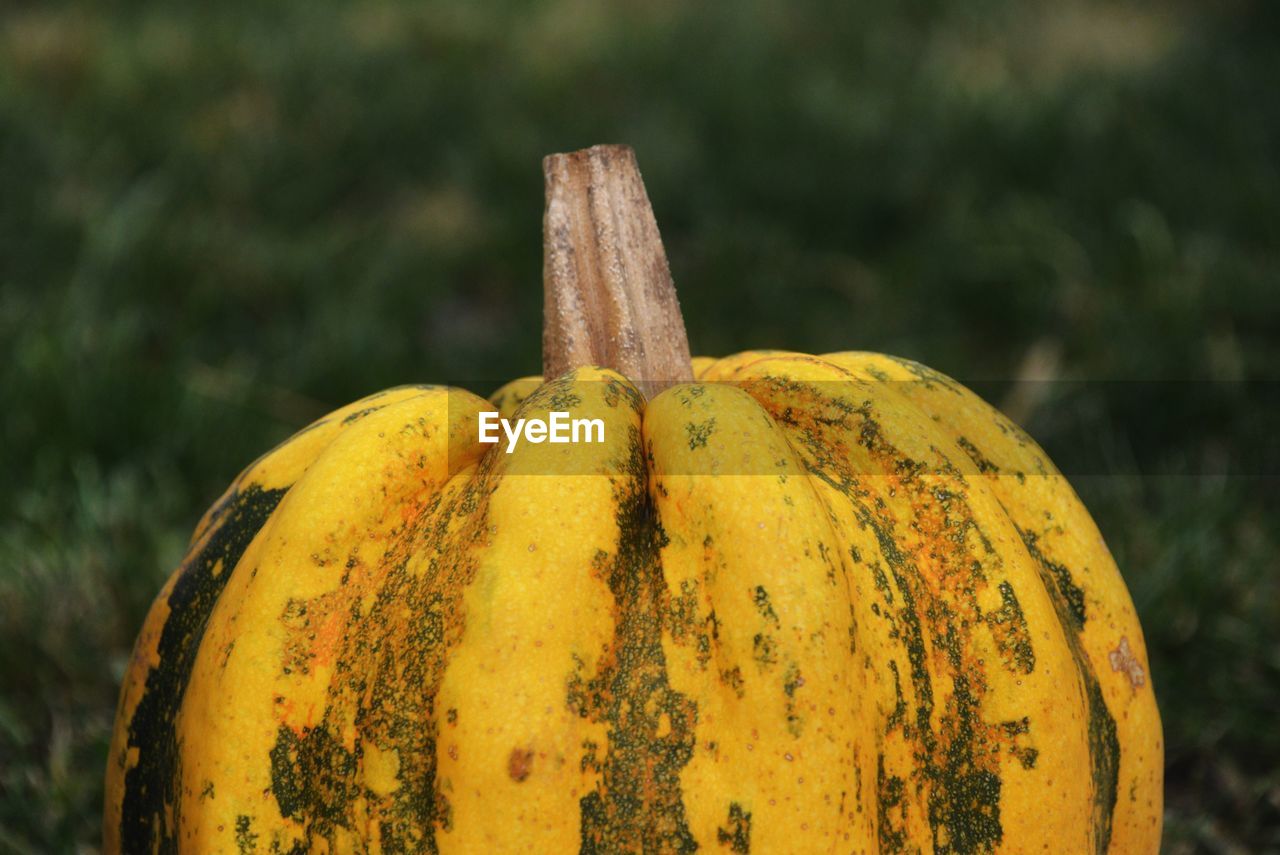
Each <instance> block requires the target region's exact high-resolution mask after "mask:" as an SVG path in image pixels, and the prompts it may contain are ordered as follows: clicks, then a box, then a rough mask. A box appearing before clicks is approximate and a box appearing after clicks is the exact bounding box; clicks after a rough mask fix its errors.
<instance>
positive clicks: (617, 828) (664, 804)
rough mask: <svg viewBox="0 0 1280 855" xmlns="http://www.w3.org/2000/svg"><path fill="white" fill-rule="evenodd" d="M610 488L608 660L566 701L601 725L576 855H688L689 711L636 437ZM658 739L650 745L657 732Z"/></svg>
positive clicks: (662, 540)
mask: <svg viewBox="0 0 1280 855" xmlns="http://www.w3.org/2000/svg"><path fill="white" fill-rule="evenodd" d="M628 450H629V454H628V459H627V460H626V461H625V462H623V464H622V466H621V467H620V468H621V469H622V471H623V472H624V473H625V474H624V476H623V477H622V478H618V479H614V500H615V503H616V505H615V511H614V516H615V520H616V523H617V526H618V533H619V537H618V547H617V552H616V553H615V555H614V556H613V559H612V561H610V562H609V563H608V565H607V566H606V567H604V568H602V570H603V576H604V578H605V581H606V582H607V583H608V586H609V590H610V591H611V592H612V594H613V598H614V603H615V609H616V616H615V622H614V625H615V631H614V636H613V638H612V639H611V640H610V641H609V643H608V649H609V653H608V655H607V658H606V659H605V660H603V661H602V662H601V665H600V667H599V669H598V670H597V672H596V674H595V676H594V677H592V678H591V679H590V680H589V681H587V682H586V684H585V685H582V686H578V687H574V688H571V698H574V699H576V700H575V703H577V704H580V705H581V709H582V712H583V713H585V714H586V716H587V717H588V718H590V719H592V720H594V721H602V722H606V723H607V724H608V726H609V730H608V748H607V750H606V752H605V755H604V758H603V759H602V760H601V761H599V762H600V772H601V785H600V786H599V787H598V788H597V789H596V790H594V791H593V792H590V793H588V794H587V795H586V796H584V797H583V798H582V800H581V803H580V810H581V818H580V828H581V836H582V842H581V848H580V851H581V852H583V853H608V852H640V851H644V852H693V851H694V850H696V849H697V848H698V844H697V842H696V841H695V840H694V837H693V835H692V833H691V832H690V830H689V825H688V821H687V818H686V816H685V806H684V802H683V793H682V788H681V784H680V770H681V769H682V768H683V767H684V765H685V764H686V763H688V762H689V759H690V758H691V757H692V756H693V750H694V725H695V723H696V721H697V716H698V709H697V706H696V705H695V704H694V703H693V701H691V700H690V699H689V698H688V697H686V696H685V695H683V694H681V693H679V692H677V691H676V690H675V689H673V688H672V687H671V683H670V678H669V676H668V674H667V660H666V655H665V653H664V652H663V649H662V635H663V628H664V625H665V624H666V623H667V622H668V620H669V618H667V616H666V615H665V612H666V609H665V608H664V604H665V603H666V602H667V600H668V599H669V592H668V591H667V590H666V582H665V575H664V573H663V571H662V564H661V560H660V553H661V550H662V548H663V547H664V546H665V545H666V542H667V539H666V535H665V533H664V531H663V529H662V525H661V522H660V521H659V519H658V516H657V511H656V508H655V507H654V503H653V500H652V497H651V496H650V495H649V490H648V478H649V474H648V468H647V466H646V465H645V458H644V455H643V452H642V445H641V439H640V433H639V431H638V430H635V429H634V428H633V429H632V435H631V437H630V440H629V443H628ZM664 720H665V721H666V722H668V728H669V729H668V732H667V733H666V734H665V735H659V732H660V730H661V729H662V722H663V721H664Z"/></svg>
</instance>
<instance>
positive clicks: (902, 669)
mask: <svg viewBox="0 0 1280 855" xmlns="http://www.w3.org/2000/svg"><path fill="white" fill-rule="evenodd" d="M694 369H695V374H696V376H698V378H699V382H696V383H694V384H685V385H681V386H676V387H674V388H672V389H669V390H667V391H666V392H664V393H662V394H661V395H659V396H657V397H656V398H654V399H653V400H652V401H650V402H648V403H647V404H645V403H644V402H642V401H641V399H640V396H639V394H638V393H637V392H636V391H635V390H634V388H633V387H632V386H631V385H630V384H629V383H628V382H627V381H626V380H625V379H624V378H622V377H620V376H618V375H617V374H614V373H613V372H609V371H606V370H601V369H590V368H588V369H580V370H579V371H577V372H574V374H573V375H571V376H570V377H567V378H562V379H561V380H559V381H556V382H554V383H550V384H545V385H544V384H542V383H541V381H540V380H539V379H538V378H526V379H524V380H518V381H514V382H513V383H511V384H508V386H506V387H504V388H503V389H501V390H499V391H498V392H497V393H495V394H494V396H493V398H492V399H491V400H492V403H488V402H485V401H484V400H482V399H480V398H477V397H475V396H473V395H470V394H469V393H466V392H463V391H459V390H445V389H429V388H425V387H406V388H402V389H394V390H389V391H388V392H385V393H380V395H377V396H372V397H370V398H368V399H365V400H363V401H360V402H357V403H355V404H352V405H351V406H349V407H347V408H344V409H343V410H340V411H338V412H337V413H334V414H332V415H330V416H329V417H326V418H325V419H323V420H321V422H319V423H317V425H314V426H312V427H311V428H309V429H308V430H306V431H303V432H302V433H300V434H298V435H297V436H296V437H294V438H293V439H291V440H289V441H288V442H286V443H285V444H283V445H282V446H281V447H279V448H277V449H276V450H275V451H273V452H271V453H269V454H268V455H266V456H265V457H264V458H262V459H261V460H259V461H258V462H257V463H255V464H254V465H253V466H251V467H250V468H249V469H247V470H246V471H245V473H243V474H242V475H241V476H240V478H238V479H237V481H236V483H235V484H233V485H232V488H231V490H229V491H228V494H227V496H226V497H224V500H222V501H220V503H219V504H218V505H215V508H214V510H211V512H210V514H208V515H206V517H205V519H204V520H202V521H201V523H200V525H199V527H198V528H197V531H196V535H195V537H194V538H193V541H192V546H191V550H190V552H189V554H188V557H187V559H186V560H185V561H184V565H183V567H180V568H179V570H178V572H177V573H175V575H174V577H173V578H172V579H171V580H170V582H169V584H168V585H167V586H166V588H165V590H164V591H162V592H161V595H160V597H159V598H158V599H157V601H156V604H155V605H154V606H153V608H152V612H151V614H150V615H149V616H148V618H147V621H146V624H145V625H144V627H143V630H142V633H141V634H140V636H139V639H138V642H137V646H136V649H135V653H134V658H133V662H132V664H131V666H130V669H129V671H128V673H127V674H126V677H125V682H124V686H123V687H122V691H121V700H120V708H119V713H118V718H117V725H116V731H115V735H114V739H113V744H112V749H111V755H110V762H109V766H108V771H107V803H106V815H105V820H104V842H105V849H106V851H108V852H118V851H134V850H135V849H140V850H141V851H148V850H149V851H162V852H163V851H183V852H242V851H259V850H261V851H272V847H276V848H277V849H278V851H281V852H289V851H290V850H291V848H293V847H298V848H297V851H313V852H326V851H334V852H340V851H341V852H347V851H352V852H363V851H369V852H381V851H393V850H397V849H399V850H407V851H440V852H464V853H465V852H508V851H536V852H562V851H574V850H578V849H584V850H588V851H604V852H610V851H681V850H683V851H690V850H691V849H692V848H693V847H694V846H697V847H698V848H701V849H709V850H719V849H722V848H723V849H724V850H725V851H755V852H876V851H884V852H890V851H924V852H935V851H940V852H986V851H992V852H1035V851H1050V852H1097V851H1110V852H1123V853H1128V852H1138V853H1141V852H1154V851H1156V849H1157V848H1158V843H1159V838H1160V815H1161V788H1162V780H1161V771H1162V766H1163V751H1162V745H1161V731H1160V722H1159V717H1158V713H1157V711H1156V707H1155V700H1154V695H1153V692H1152V687H1151V682H1150V679H1149V673H1148V669H1147V660H1146V650H1145V646H1144V643H1143V639H1142V632H1141V629H1140V627H1139V626H1138V623H1137V619H1136V617H1135V615H1134V611H1133V607H1132V604H1131V602H1130V599H1129V596H1128V593H1127V591H1126V589H1125V587H1124V584H1123V582H1122V580H1121V577H1120V575H1119V572H1118V570H1117V569H1116V567H1115V564H1114V562H1113V561H1112V559H1111V557H1110V555H1109V553H1108V552H1107V549H1106V547H1105V545H1104V544H1103V543H1102V540H1101V537H1100V536H1099V534H1098V532H1097V529H1096V527H1095V526H1094V524H1093V522H1092V520H1091V519H1090V518H1089V516H1088V514H1087V512H1086V511H1085V510H1084V508H1083V506H1082V505H1081V504H1080V502H1079V500H1078V499H1077V498H1076V496H1075V494H1074V492H1073V491H1072V490H1071V488H1070V486H1069V485H1068V484H1067V482H1066V480H1065V479H1064V478H1063V477H1062V476H1061V475H1059V474H1057V473H1056V471H1055V470H1053V468H1052V466H1051V464H1049V463H1048V461H1047V460H1046V459H1045V458H1044V456H1043V453H1042V452H1041V451H1040V450H1039V449H1038V448H1037V447H1036V446H1035V445H1034V443H1032V442H1031V441H1030V440H1029V439H1027V438H1026V437H1025V435H1024V434H1022V432H1021V431H1019V430H1018V429H1017V428H1016V427H1014V426H1013V425H1011V424H1010V423H1009V422H1008V421H1007V420H1006V419H1004V418H1003V417H1002V416H1000V415H999V414H998V413H996V412H995V411H994V410H993V409H991V408H990V407H989V406H988V405H986V404H985V403H983V402H982V401H980V400H979V399H978V398H977V397H976V396H974V395H973V394H972V393H970V392H968V391H967V390H965V389H963V388H962V387H960V386H959V385H958V384H955V383H954V381H950V380H948V379H947V378H945V377H942V376H941V375H937V374H935V373H933V372H930V371H929V370H928V369H924V368H923V367H921V366H918V365H915V364H914V363H909V362H905V361H900V360H895V359H893V358H890V357H885V356H880V355H875V354H836V355H832V356H828V357H822V358H816V357H810V356H804V355H799V354H780V353H766V352H753V353H744V354H739V355H737V356H733V357H728V358H726V359H722V360H711V359H705V358H699V359H696V360H695V361H694ZM491 408H493V409H498V410H499V411H501V412H502V414H503V415H504V416H505V417H508V418H510V417H513V416H515V415H516V414H517V412H518V413H519V416H521V417H526V418H527V417H535V416H545V414H546V413H547V412H549V411H551V410H567V411H569V412H571V414H572V415H573V416H574V417H588V418H601V419H603V420H604V421H605V424H606V427H605V439H606V441H605V442H604V443H603V444H579V445H552V444H541V445H536V444H531V443H528V442H524V443H521V444H520V445H519V446H518V447H517V448H516V450H515V452H514V453H512V454H505V453H504V451H505V445H498V446H481V445H479V444H477V443H476V418H477V413H478V412H479V411H481V410H483V409H491ZM237 527H239V528H237ZM237 531H239V532H240V534H238V535H237V534H236V532H237ZM232 560H233V561H234V564H233V566H225V565H226V564H227V563H228V562H230V561H232ZM1122 640H1123V646H1122ZM1121 652H1123V655H1120V654H1121Z"/></svg>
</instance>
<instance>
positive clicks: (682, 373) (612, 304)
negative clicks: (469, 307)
mask: <svg viewBox="0 0 1280 855" xmlns="http://www.w3.org/2000/svg"><path fill="white" fill-rule="evenodd" d="M542 172H543V175H544V176H545V178H546V192H547V208H546V212H545V213H544V215H543V220H542V240H543V262H542V284H543V289H544V303H543V326H542V373H543V376H544V377H546V378H547V379H548V380H551V379H553V378H555V377H559V376H561V375H563V374H565V373H567V372H569V371H571V370H573V369H574V368H577V367H579V366H582V365H599V366H602V367H605V368H611V369H613V370H615V371H617V372H618V373H620V374H622V375H623V376H624V377H626V378H627V379H629V380H630V381H631V382H632V383H634V384H635V385H636V387H637V388H639V389H640V391H641V392H642V393H643V394H644V396H645V397H646V398H652V397H653V396H654V395H656V394H658V393H659V392H661V391H662V390H663V389H665V388H667V387H668V386H672V385H674V384H676V383H685V382H689V381H691V380H693V369H692V367H691V366H690V362H689V340H688V338H687V336H686V335H685V330H684V319H683V318H682V317H681V315H680V304H679V302H678V301H677V300H676V289H675V285H674V284H673V283H672V281H671V270H670V268H669V267H668V266H667V254H666V251H665V250H663V248H662V238H661V236H660V235H659V234H658V223H657V221H656V220H655V219H654V217H653V209H652V208H651V207H650V206H649V196H648V194H647V193H645V189H644V182H643V181H642V180H641V178H640V168H639V167H638V166H637V165H636V156H635V152H633V151H632V150H631V148H630V147H629V146H624V145H597V146H592V147H591V148H588V149H583V150H582V151H575V152H572V153H569V154H553V155H549V156H547V157H546V158H544V159H543V161H542Z"/></svg>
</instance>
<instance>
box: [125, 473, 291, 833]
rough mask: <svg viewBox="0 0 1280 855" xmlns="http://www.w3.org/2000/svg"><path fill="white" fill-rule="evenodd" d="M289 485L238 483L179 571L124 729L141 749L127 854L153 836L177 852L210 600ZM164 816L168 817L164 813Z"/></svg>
mask: <svg viewBox="0 0 1280 855" xmlns="http://www.w3.org/2000/svg"><path fill="white" fill-rule="evenodd" d="M287 491H288V488H279V489H274V490H263V489H262V488H261V487H259V486H258V485H256V484H249V485H246V486H244V487H241V488H238V489H237V490H236V492H235V493H234V494H232V496H231V497H229V498H228V499H226V500H224V503H223V505H222V507H223V510H222V511H221V512H220V513H218V514H215V520H216V521H215V522H214V523H213V527H211V528H210V530H209V531H208V532H207V534H206V539H205V541H204V544H203V546H202V547H201V548H200V549H199V551H198V552H197V553H196V554H195V555H193V556H191V557H190V558H188V560H187V561H186V562H185V563H184V565H183V567H182V569H181V570H179V571H178V573H179V576H178V578H177V579H176V581H175V584H174V587H173V589H172V591H170V593H169V596H168V598H167V605H168V608H169V614H168V616H167V618H166V620H165V622H164V628H163V629H162V630H161V631H160V640H159V644H158V651H159V658H160V661H159V663H158V664H157V666H156V667H153V668H151V669H150V671H149V672H148V674H147V679H146V685H145V689H144V691H143V694H142V697H141V698H140V699H139V701H138V705H137V707H136V708H135V709H134V712H133V716H132V718H131V719H130V720H129V726H128V729H127V742H126V746H127V748H128V749H137V750H138V752H139V753H138V758H137V762H136V763H135V764H134V765H132V766H131V767H130V768H129V769H128V770H127V771H126V772H125V773H124V787H123V794H122V804H121V819H120V845H121V847H122V849H123V850H124V851H126V852H142V851H146V850H148V849H151V848H152V845H153V842H154V843H156V844H157V848H158V850H159V852H161V853H167V852H176V851H177V834H176V832H177V822H178V816H177V805H178V803H179V801H180V800H179V799H178V798H177V796H178V793H177V784H176V775H175V771H176V767H177V763H178V762H179V760H178V753H179V746H178V744H177V739H176V734H175V732H174V728H173V725H174V721H175V719H176V718H177V716H178V713H179V710H180V709H181V706H182V701H183V698H184V696H185V692H186V687H187V684H188V681H189V680H190V678H191V673H192V670H193V669H194V667H195V662H196V655H197V653H198V652H199V649H200V642H201V640H202V639H203V637H204V632H205V628H206V626H207V624H208V619H209V615H210V614H211V613H212V611H213V606H214V604H215V603H216V602H217V600H218V598H219V597H220V596H221V594H222V591H223V589H224V588H225V587H226V584H227V581H228V579H230V577H231V574H232V572H233V570H234V568H235V566H236V565H237V563H238V562H239V561H240V557H241V556H242V555H243V554H244V552H245V550H246V549H247V548H248V547H249V544H250V542H252V541H253V539H254V538H255V537H256V536H257V535H258V532H259V531H261V530H262V529H263V528H264V527H265V526H266V524H267V522H268V520H269V519H270V518H271V515H272V514H273V513H274V511H275V509H276V508H277V507H278V506H279V504H280V501H281V499H283V498H284V495H285V493H286V492H287ZM166 814H168V815H169V817H170V819H169V821H164V820H163V819H162V818H163V817H165V816H166ZM156 832H159V837H158V839H157V838H156V837H155V836H154V835H155V834H156Z"/></svg>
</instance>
